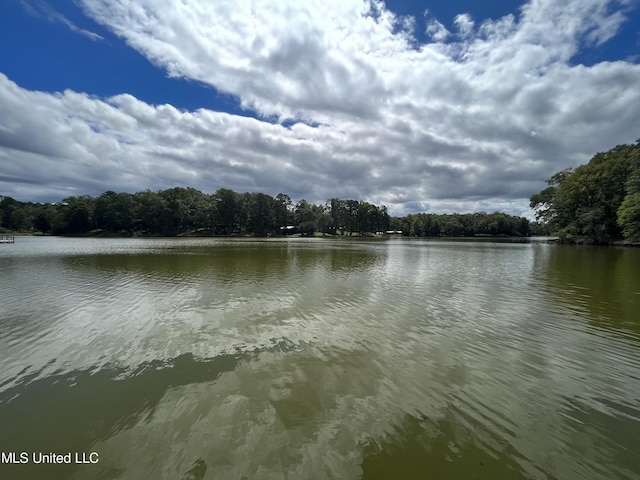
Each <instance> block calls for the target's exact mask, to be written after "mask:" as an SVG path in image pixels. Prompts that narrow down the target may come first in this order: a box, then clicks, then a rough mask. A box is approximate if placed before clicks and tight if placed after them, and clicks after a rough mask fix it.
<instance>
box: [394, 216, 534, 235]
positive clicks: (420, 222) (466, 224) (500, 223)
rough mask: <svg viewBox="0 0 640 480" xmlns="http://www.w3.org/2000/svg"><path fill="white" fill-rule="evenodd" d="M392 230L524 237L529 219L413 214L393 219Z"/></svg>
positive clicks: (431, 233)
mask: <svg viewBox="0 0 640 480" xmlns="http://www.w3.org/2000/svg"><path fill="white" fill-rule="evenodd" d="M391 229H392V230H400V231H402V233H403V234H404V235H409V236H412V237H413V236H416V237H438V236H444V237H473V236H509V237H510V236H515V237H525V236H528V235H530V234H531V224H530V222H529V220H527V219H526V218H524V217H515V216H512V215H507V214H506V213H502V212H494V213H485V212H476V213H453V214H444V215H436V214H434V213H415V214H411V215H407V216H406V217H403V218H394V219H392V222H391Z"/></svg>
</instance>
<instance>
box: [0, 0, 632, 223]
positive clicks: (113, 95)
mask: <svg viewBox="0 0 640 480" xmlns="http://www.w3.org/2000/svg"><path fill="white" fill-rule="evenodd" d="M638 138H640V0H564V1H562V2H558V1H557V0H531V1H528V2H525V1H518V0H500V1H498V0H485V1H482V2H480V1H477V0H461V1H453V0H433V1H422V0H414V1H405V0H393V1H388V2H386V3H385V2H381V1H376V0H366V1H364V0H310V1H307V0H278V1H276V2H274V1H273V0H269V1H267V0H234V1H226V0H219V1H215V2H212V1H210V0H15V1H3V2H0V195H5V196H11V197H13V198H15V199H17V200H20V201H37V202H55V201H60V200H62V199H64V198H66V197H69V196H72V195H92V196H98V195H100V194H101V193H103V192H105V191H108V190H113V191H116V192H129V193H134V192H138V191H142V190H146V189H151V190H154V191H156V190H160V189H165V188H172V187H176V186H180V187H194V188H197V189H199V190H201V191H203V192H205V193H213V192H215V191H216V190H217V189H219V188H230V189H232V190H234V191H237V192H262V193H266V194H269V195H273V196H275V195H277V194H278V193H281V192H282V193H286V194H288V195H290V196H291V198H292V199H293V200H294V201H297V200H300V199H302V198H304V199H306V200H307V201H310V202H314V203H324V202H325V201H326V200H327V199H329V198H332V197H338V198H351V199H357V200H365V201H368V202H371V203H375V204H376V205H386V206H387V207H388V209H389V211H390V213H391V214H393V215H405V214H407V213H414V212H419V211H424V212H434V213H452V212H474V211H486V212H493V211H504V212H507V213H510V214H513V215H524V216H527V217H529V218H532V217H533V212H531V210H530V209H529V197H530V196H531V195H532V194H534V193H537V192H539V191H540V190H541V189H542V188H544V187H545V186H546V184H545V180H546V179H548V178H549V177H550V176H551V175H553V174H554V173H555V172H557V171H559V170H562V169H564V168H567V167H576V166H578V165H580V164H584V163H586V162H588V161H589V159H590V158H591V157H592V156H593V155H594V154H595V153H596V152H601V151H606V150H609V149H610V148H612V147H614V146H616V145H618V144H624V143H634V142H635V141H636V140H637V139H638Z"/></svg>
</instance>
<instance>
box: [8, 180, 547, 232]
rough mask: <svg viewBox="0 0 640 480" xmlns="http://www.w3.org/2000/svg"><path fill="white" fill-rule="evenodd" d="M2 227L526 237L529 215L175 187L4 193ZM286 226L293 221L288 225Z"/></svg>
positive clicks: (13, 229) (15, 229)
mask: <svg viewBox="0 0 640 480" xmlns="http://www.w3.org/2000/svg"><path fill="white" fill-rule="evenodd" d="M0 198H1V200H0V233H7V232H32V233H34V232H38V233H41V234H52V235H101V234H102V235H105V234H106V235H108V234H112V235H154V236H176V235H253V236H272V235H278V234H285V233H298V234H301V235H312V234H314V233H316V232H320V233H323V234H334V235H336V234H337V235H340V234H342V235H368V234H375V233H380V232H388V231H393V232H401V234H402V235H405V236H428V237H437V236H450V237H451V236H454V237H472V236H518V237H522V236H528V235H530V234H531V233H532V230H535V227H536V226H535V225H533V226H532V225H531V223H530V222H529V220H527V219H526V218H523V217H515V216H511V215H507V214H505V213H500V212H495V213H490V214H488V213H485V212H477V213H470V214H445V215H436V214H432V213H417V214H411V215H407V216H405V217H401V218H399V217H391V216H390V215H389V214H388V212H387V208H386V207H385V206H377V205H373V204H371V203H368V202H365V201H358V200H343V199H339V198H331V199H329V200H327V202H326V203H325V204H324V205H316V204H313V203H309V202H307V201H306V200H304V199H303V200H300V201H299V202H297V203H295V204H294V203H293V201H292V200H291V198H290V197H289V196H288V195H286V194H283V193H280V194H278V195H276V196H275V197H272V196H269V195H266V194H264V193H237V192H234V191H232V190H229V189H225V188H221V189H219V190H217V191H216V192H215V193H213V194H210V195H209V194H206V193H203V192H201V191H199V190H197V189H195V188H191V187H187V188H183V187H175V188H170V189H167V190H160V191H158V192H152V191H150V190H146V191H142V192H137V193H134V194H130V193H115V192H112V191H108V192H105V193H103V194H101V195H100V196H98V197H96V198H94V197H91V196H88V195H82V196H71V197H67V198H65V199H63V200H61V201H59V202H56V203H46V204H43V203H33V202H30V203H23V202H19V201H17V200H15V199H13V198H11V197H0ZM287 227H288V228H287Z"/></svg>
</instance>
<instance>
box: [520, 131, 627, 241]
mask: <svg viewBox="0 0 640 480" xmlns="http://www.w3.org/2000/svg"><path fill="white" fill-rule="evenodd" d="M547 183H548V184H549V187H547V188H545V189H544V190H542V191H541V192H540V193H538V194H535V195H533V196H532V197H531V204H530V205H531V208H534V209H536V218H537V219H538V220H539V221H540V222H541V223H543V224H545V225H546V226H547V227H548V228H549V229H551V230H552V231H554V232H555V233H557V234H558V235H559V236H560V237H562V238H564V239H568V240H571V239H574V238H577V237H584V238H588V239H590V240H591V241H593V242H595V243H608V242H611V241H614V240H618V239H620V238H622V237H623V235H624V237H625V238H627V237H629V234H628V233H627V232H633V231H634V227H633V222H634V220H633V218H634V217H633V215H631V214H630V213H628V212H630V211H631V210H630V208H631V207H629V208H625V209H623V210H622V212H623V213H625V215H626V216H625V217H624V219H623V220H621V219H620V218H619V215H620V211H621V210H620V208H621V206H622V205H623V204H624V202H625V199H626V197H628V196H629V195H631V194H635V193H637V192H640V144H636V145H618V146H617V147H615V148H613V149H611V150H609V151H608V152H605V153H598V154H596V155H595V156H594V157H593V158H592V159H591V160H590V161H589V163H588V164H586V165H582V166H580V167H578V168H576V169H575V170H572V169H567V170H562V171H560V172H558V173H556V174H555V175H553V176H552V177H551V178H550V179H549V180H547ZM628 204H629V205H631V201H630V202H628Z"/></svg>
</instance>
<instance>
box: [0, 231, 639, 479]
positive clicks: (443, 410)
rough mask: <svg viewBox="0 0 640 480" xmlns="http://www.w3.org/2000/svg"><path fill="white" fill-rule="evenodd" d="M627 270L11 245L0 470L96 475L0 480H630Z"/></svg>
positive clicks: (429, 253) (0, 278)
mask: <svg viewBox="0 0 640 480" xmlns="http://www.w3.org/2000/svg"><path fill="white" fill-rule="evenodd" d="M638 272H640V251H638V250H634V249H622V248H580V247H563V246H557V245H547V244H544V243H539V242H534V243H524V244H511V243H488V242H478V243H475V242H434V241H428V240H408V239H390V240H372V241H364V240H354V239H351V240H349V239H335V240H331V239H270V240H259V239H168V240H165V239H69V238H29V237H20V238H18V239H17V241H16V243H15V244H13V245H4V246H0V426H1V427H0V428H1V429H2V432H1V433H2V435H0V452H23V451H24V452H29V453H31V452H44V453H48V452H56V453H61V454H64V453H67V452H97V453H98V454H99V459H100V460H99V462H98V463H97V464H93V465H91V464H87V465H82V464H71V465H66V464H63V465H33V464H32V463H29V464H25V465H7V464H2V465H0V477H1V478H5V476H4V475H3V471H6V472H7V474H9V475H10V476H11V478H44V477H46V478H79V479H85V478H87V479H91V478H96V479H97V478H103V479H104V478H114V479H146V478H148V479H159V478H167V479H176V478H177V479H202V478H211V479H213V478H215V479H227V478H228V479H240V478H247V479H253V478H256V479H282V478H289V479H359V478H363V479H377V478H380V479H386V478H465V479H467V478H479V479H480V478H487V479H500V478H504V479H518V478H527V479H549V478H557V479H574V478H575V479H578V478H589V479H611V478H620V479H627V478H628V479H632V478H638V476H640V460H638V456H637V439H638V438H639V437H640V374H639V372H640V369H639V367H640V276H639V275H638ZM7 478H9V477H7Z"/></svg>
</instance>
